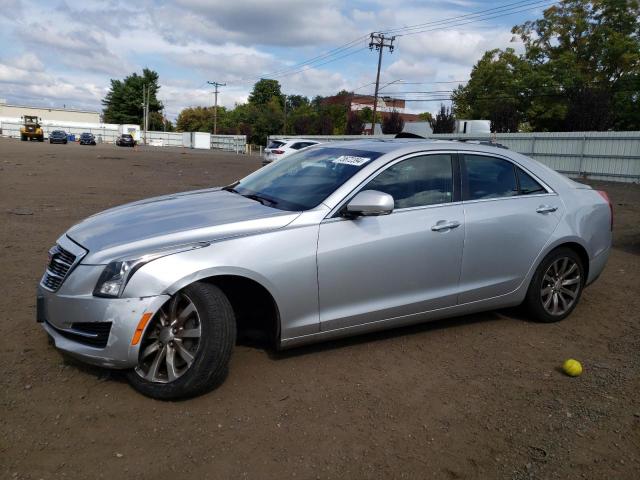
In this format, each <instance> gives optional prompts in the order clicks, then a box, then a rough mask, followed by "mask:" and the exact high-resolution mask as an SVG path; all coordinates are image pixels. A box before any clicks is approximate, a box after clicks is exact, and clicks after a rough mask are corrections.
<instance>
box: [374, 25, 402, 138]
mask: <svg viewBox="0 0 640 480" xmlns="http://www.w3.org/2000/svg"><path fill="white" fill-rule="evenodd" d="M395 39H396V37H395V36H393V37H391V38H387V37H385V36H384V33H371V40H370V41H369V50H373V49H374V48H375V49H376V50H377V51H378V73H376V90H375V93H374V95H373V119H372V121H371V134H372V135H373V134H375V133H376V112H377V110H378V86H379V85H380V67H381V66H382V51H383V50H384V48H385V47H387V48H388V49H389V53H392V52H393V41H394V40H395Z"/></svg>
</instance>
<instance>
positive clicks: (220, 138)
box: [0, 122, 247, 153]
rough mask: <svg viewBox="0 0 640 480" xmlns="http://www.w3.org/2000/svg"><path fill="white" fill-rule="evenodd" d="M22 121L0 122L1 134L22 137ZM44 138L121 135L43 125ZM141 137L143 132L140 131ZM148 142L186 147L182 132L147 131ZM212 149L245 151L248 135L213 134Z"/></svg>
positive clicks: (113, 131) (100, 139)
mask: <svg viewBox="0 0 640 480" xmlns="http://www.w3.org/2000/svg"><path fill="white" fill-rule="evenodd" d="M21 127H22V124H21V123H15V122H2V123H0V135H1V136H3V137H10V138H20V128H21ZM42 130H43V132H44V138H49V134H50V133H51V132H52V131H54V130H64V131H65V132H67V134H70V135H75V136H76V139H78V137H79V136H80V134H82V133H84V132H88V133H93V135H94V136H95V137H96V142H97V143H115V141H116V138H117V137H118V135H120V132H119V131H118V129H117V128H107V127H93V128H90V127H67V126H57V125H43V126H42ZM140 135H141V137H142V136H143V133H142V132H140ZM147 144H149V145H151V146H155V147H184V146H185V145H184V143H183V138H182V133H180V132H151V131H149V132H147ZM211 149H213V150H224V151H227V152H235V153H245V152H246V149H247V137H246V135H211Z"/></svg>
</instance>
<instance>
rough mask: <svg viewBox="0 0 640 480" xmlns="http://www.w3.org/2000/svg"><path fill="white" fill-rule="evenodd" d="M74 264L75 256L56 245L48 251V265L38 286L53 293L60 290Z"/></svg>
mask: <svg viewBox="0 0 640 480" xmlns="http://www.w3.org/2000/svg"><path fill="white" fill-rule="evenodd" d="M75 262H76V256H75V255H74V254H73V253H71V252H68V251H67V250H65V249H64V248H62V247H61V246H60V245H56V246H55V247H53V248H52V249H51V250H49V264H48V265H47V271H46V272H45V273H44V276H43V277H42V281H41V282H40V284H41V285H42V286H43V287H44V288H46V289H47V290H51V291H52V292H55V291H56V290H58V289H59V288H60V286H61V285H62V282H64V280H65V278H67V275H69V272H70V271H71V269H72V268H73V266H74V264H75Z"/></svg>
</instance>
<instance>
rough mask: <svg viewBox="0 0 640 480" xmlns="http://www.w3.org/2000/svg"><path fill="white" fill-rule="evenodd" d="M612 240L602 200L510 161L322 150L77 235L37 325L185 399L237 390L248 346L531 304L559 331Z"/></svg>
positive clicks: (446, 150)
mask: <svg viewBox="0 0 640 480" xmlns="http://www.w3.org/2000/svg"><path fill="white" fill-rule="evenodd" d="M611 230H612V211H611V204H610V202H609V201H608V199H607V196H606V194H605V193H603V192H598V191H595V190H592V189H591V188H590V187H588V186H585V185H581V184H579V183H576V182H573V181H572V180H570V179H568V178H566V177H564V176H562V175H560V174H559V173H556V172H555V171H553V170H551V169H549V168H547V167H545V166H544V165H542V164H540V163H538V162H537V161H534V160H532V159H530V158H528V157H525V156H523V155H520V154H517V153H513V152H510V151H508V150H505V149H500V148H495V147H491V146H484V145H474V144H469V143H460V142H440V141H423V140H392V141H380V140H362V141H352V142H344V143H332V144H323V145H318V146H314V147H310V148H308V149H305V150H304V151H301V152H299V153H296V154H294V155H291V156H290V157H287V158H284V159H282V160H281V161H279V162H277V163H275V164H273V165H269V166H267V167H265V168H262V169H260V170H258V171H256V172H254V173H253V174H251V175H249V176H248V177H246V178H244V179H242V180H240V181H238V182H236V183H234V184H232V185H229V186H227V187H224V188H210V189H206V190H199V191H193V192H186V193H179V194H175V195H167V196H163V197H157V198H152V199H148V200H143V201H139V202H134V203H130V204H127V205H123V206H121V207H117V208H113V209H110V210H107V211H104V212H102V213H99V214H97V215H94V216H92V217H89V218H88V219H86V220H84V221H82V222H80V223H78V224H77V225H75V226H73V227H72V228H71V229H69V230H68V231H67V232H66V233H65V234H64V235H62V236H61V237H60V238H59V239H58V241H57V244H56V245H55V246H54V247H53V248H52V249H51V251H50V260H49V263H48V267H47V269H46V272H45V274H44V276H43V277H42V280H41V282H40V285H39V288H38V301H37V307H38V308H37V315H38V321H39V322H41V323H42V326H43V327H44V329H45V330H46V331H47V333H48V334H49V335H50V336H51V337H52V338H53V341H54V342H55V345H56V347H57V348H59V349H60V350H63V351H65V352H68V353H69V354H71V355H73V356H75V357H78V358H80V359H82V360H84V361H86V362H88V363H92V364H96V365H101V366H105V367H112V368H119V369H127V370H128V378H129V379H130V382H131V384H132V385H133V386H134V387H135V388H136V389H137V390H139V391H140V392H142V393H143V394H145V395H149V396H151V397H155V398H159V399H176V398H181V397H188V396H194V395H197V394H200V393H203V392H205V391H207V390H210V389H211V388H213V387H215V386H216V385H218V384H219V383H220V382H221V381H222V380H224V378H225V376H226V373H227V369H228V364H229V360H230V357H231V352H232V350H233V347H234V345H235V343H236V340H237V338H240V337H250V338H254V339H255V337H256V336H257V337H259V338H261V339H268V340H270V341H272V342H273V345H274V346H275V347H276V348H289V347H293V346H298V345H303V344H307V343H311V342H317V341H321V340H328V339H334V338H338V337H344V336H347V335H355V334H359V333H364V332H371V331H374V330H381V329H388V328H393V327H398V326H402V325H409V324H414V323H418V322H424V321H428V320H434V319H440V318H444V317H453V316H457V315H463V314H470V313H474V312H480V311H483V310H492V309H497V308H502V307H511V306H516V305H520V304H522V305H523V306H524V307H525V309H526V310H527V311H528V312H529V314H530V315H531V316H532V317H533V318H534V319H537V320H539V321H542V322H554V321H557V320H562V319H563V318H565V317H566V316H567V315H569V314H570V313H571V312H572V311H573V309H574V308H575V307H576V304H577V303H578V301H579V299H580V294H581V293H582V290H583V289H584V287H585V286H587V285H589V284H590V283H591V282H593V281H594V280H595V279H596V278H597V277H598V275H600V272H602V269H603V268H604V265H605V263H606V261H607V257H608V256H609V250H610V247H611V237H612V232H611Z"/></svg>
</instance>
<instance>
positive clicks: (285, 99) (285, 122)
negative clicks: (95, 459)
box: [282, 95, 287, 135]
mask: <svg viewBox="0 0 640 480" xmlns="http://www.w3.org/2000/svg"><path fill="white" fill-rule="evenodd" d="M282 134H283V135H286V134H287V96H286V95H284V129H283V132H282Z"/></svg>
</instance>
